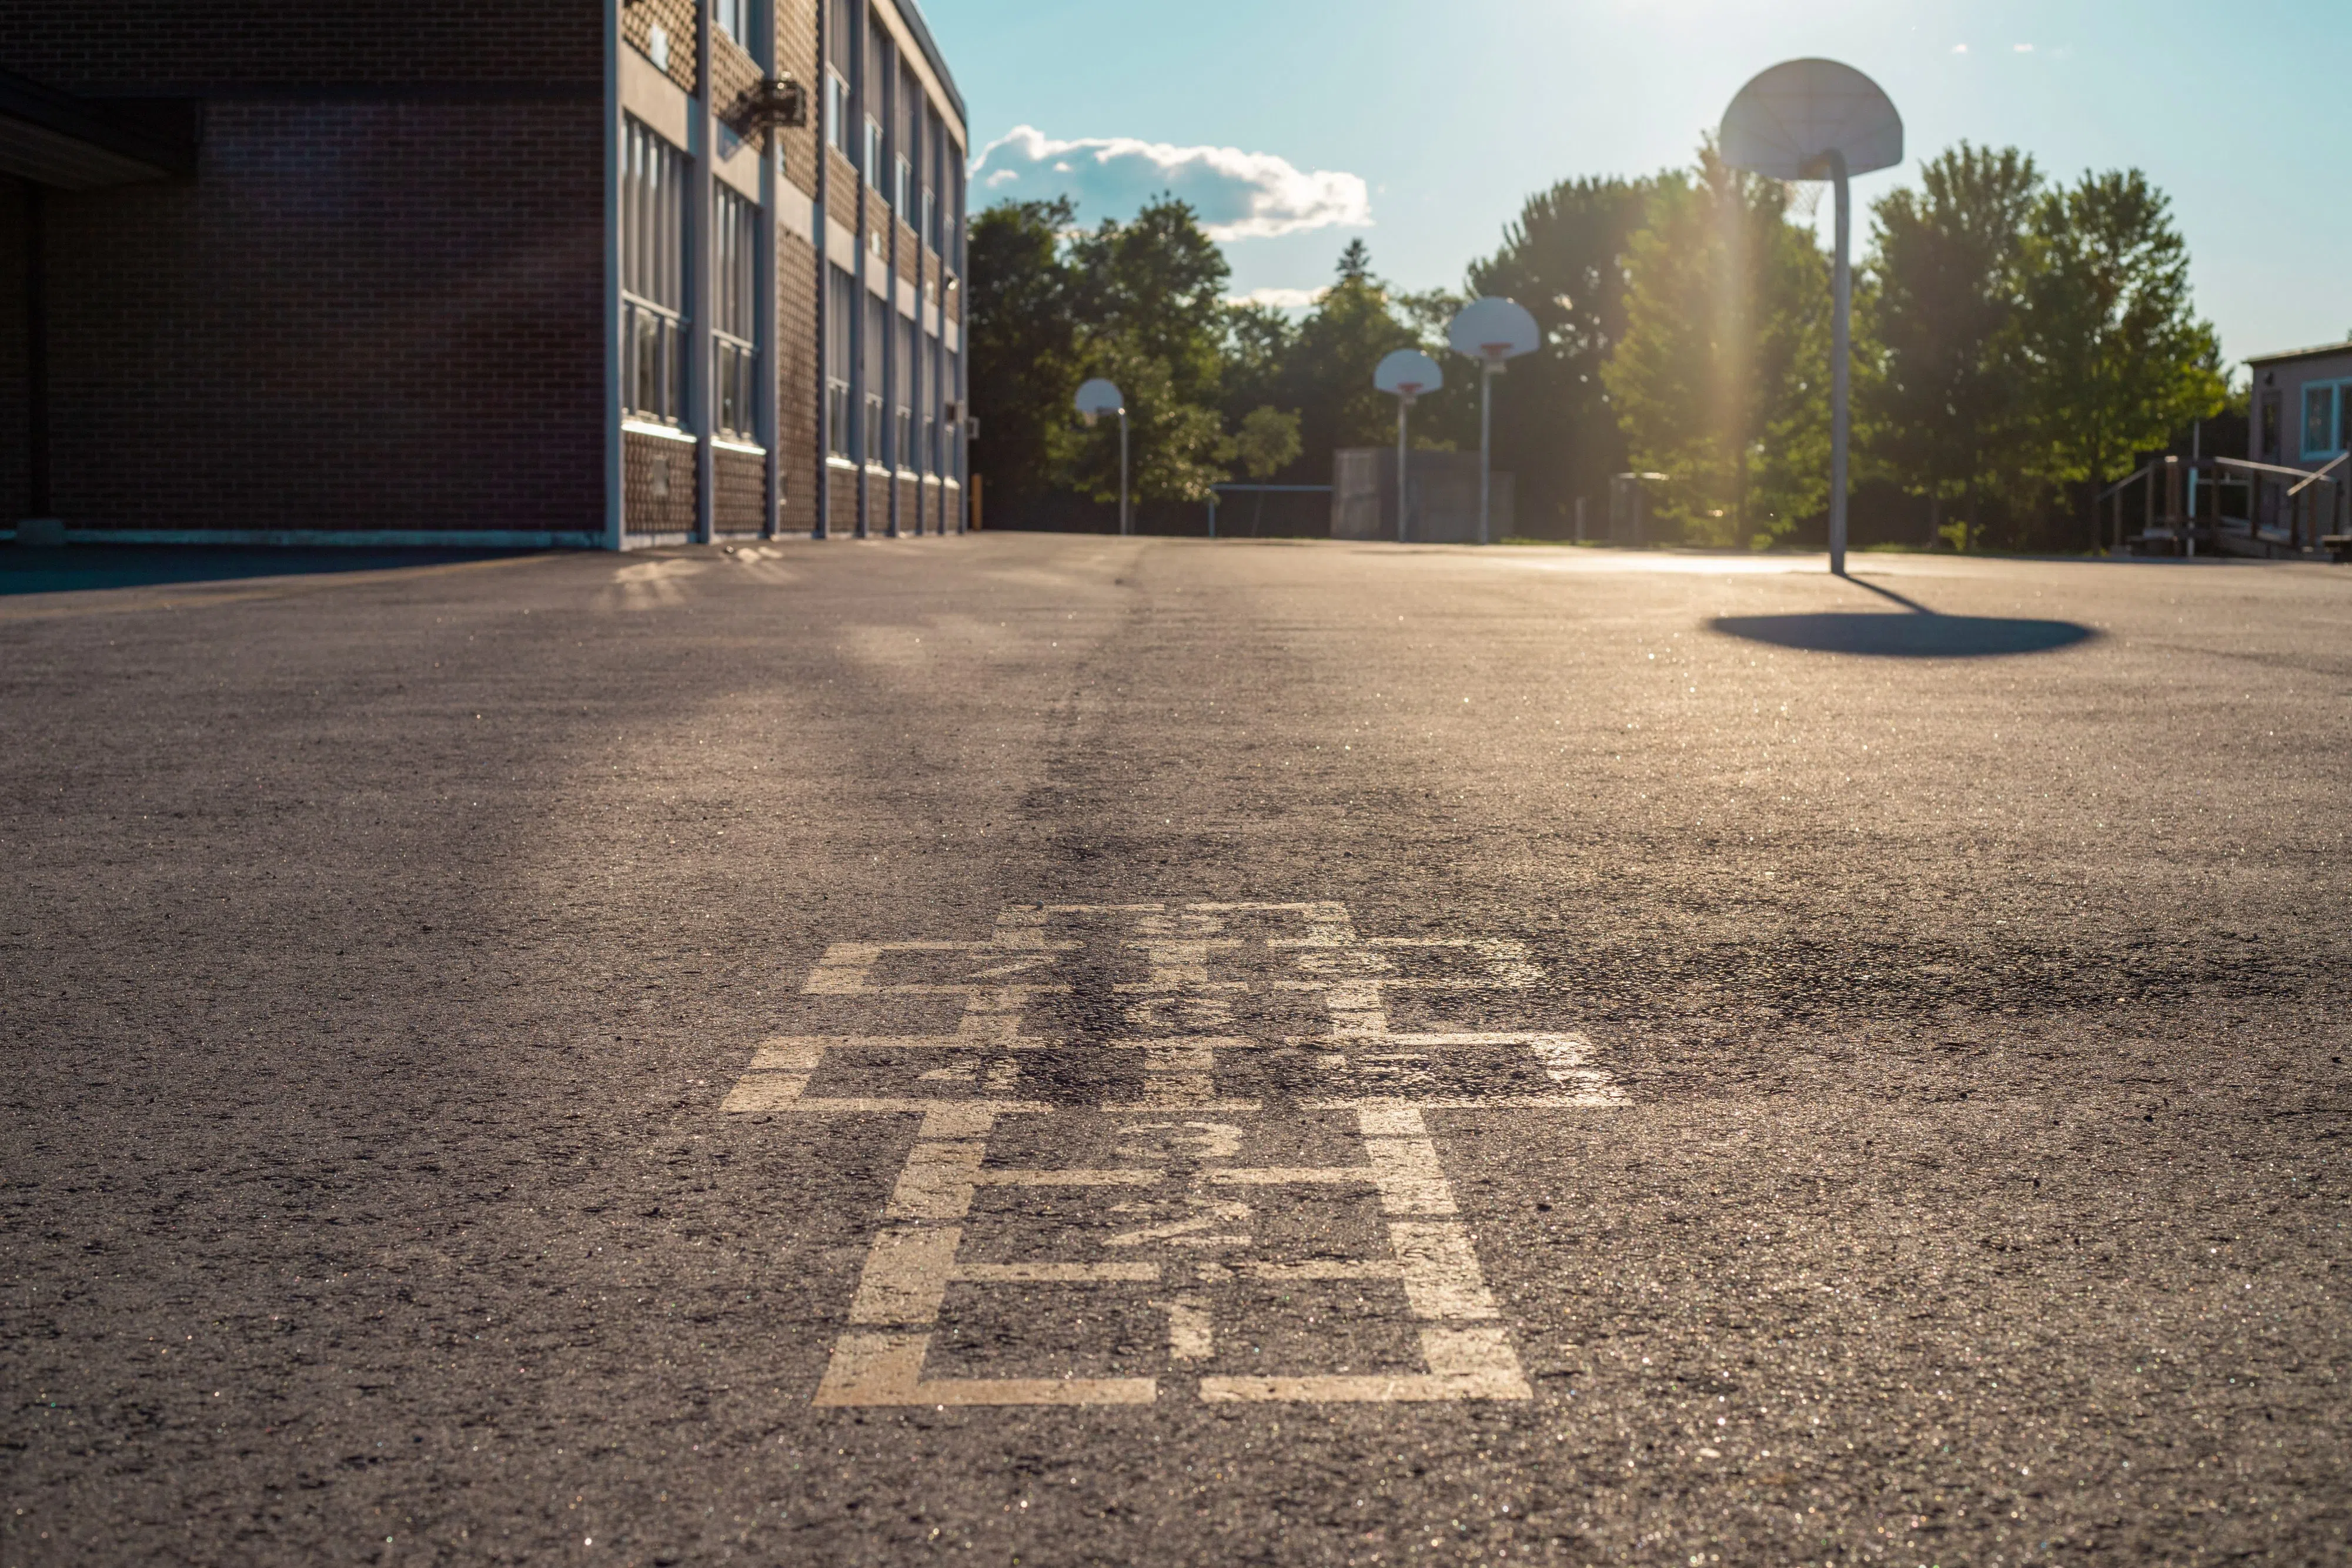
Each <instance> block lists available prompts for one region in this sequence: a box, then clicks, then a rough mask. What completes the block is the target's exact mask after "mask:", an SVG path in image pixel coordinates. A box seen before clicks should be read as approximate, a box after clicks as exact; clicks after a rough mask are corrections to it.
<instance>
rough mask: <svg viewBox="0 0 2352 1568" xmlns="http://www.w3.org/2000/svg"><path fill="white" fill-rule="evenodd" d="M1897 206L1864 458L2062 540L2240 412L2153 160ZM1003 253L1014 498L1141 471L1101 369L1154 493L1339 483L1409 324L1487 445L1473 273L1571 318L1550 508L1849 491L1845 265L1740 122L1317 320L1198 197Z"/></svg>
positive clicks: (1346, 269) (1407, 342)
mask: <svg viewBox="0 0 2352 1568" xmlns="http://www.w3.org/2000/svg"><path fill="white" fill-rule="evenodd" d="M1874 216H1875V220H1876V221H1875V224H1874V230H1873V240H1872V246H1871V249H1870V253H1869V255H1868V256H1867V258H1866V262H1865V265H1864V267H1863V268H1862V269H1861V271H1860V274H1859V276H1858V277H1857V279H1856V289H1855V329H1856V332H1855V344H1854V358H1855V366H1854V370H1855V377H1854V385H1855V404H1856V407H1855V413H1856V430H1855V434H1856V437H1857V451H1856V459H1857V461H1856V471H1857V476H1858V477H1859V478H1861V479H1863V480H1864V481H1865V482H1868V483H1873V484H1877V483H1882V482H1891V484H1892V485H1893V486H1895V487H1897V488H1899V489H1900V490H1902V491H1904V492H1907V493H1908V494H1910V495H1912V496H1915V497H1927V498H1928V499H1929V501H1930V503H1931V504H1932V505H1933V506H1936V507H1946V506H1953V505H1957V506H1958V507H1961V508H1962V511H1963V517H1962V525H1963V528H1962V538H1964V539H1967V538H1973V537H1977V536H1978V535H1980V534H1981V532H1982V523H1983V521H1984V519H1985V518H1986V517H1989V516H1995V515H1998V516H2000V517H2004V518H2006V519H2007V526H2006V532H2005V534H2004V535H2003V536H2002V537H2003V538H2005V540H2006V542H2012V543H2037V544H2045V545H2046V544H2048V543H2051V542H2055V537H2054V536H2053V535H2052V534H2051V533H2050V532H2048V531H2047V530H2046V529H2040V526H2039V525H2037V524H2034V523H2033V522H2032V517H2034V516H2036V515H2044V516H2046V515H2047V514H2046V512H2044V511H2042V509H2043V508H2045V507H2047V506H2048V505H2049V504H2050V502H2051V501H2053V499H2055V498H2057V497H2063V496H2065V495H2066V494H2068V492H2069V491H2070V489H2071V490H2072V491H2073V492H2074V494H2075V495H2076V496H2077V497H2081V496H2084V495H2086V494H2088V493H2089V492H2092V491H2095V489H2096V488H2097V487H2098V486H2101V485H2103V484H2105V483H2107V482H2109V481H2112V480H2113V479H2115V478H2116V477H2119V476H2121V475H2123V474H2124V473H2126V471H2127V470H2128V467H2129V465H2130V464H2131V462H2132V461H2133V459H2134V455H2135V454H2137V452H2140V451H2145V450H2148V449H2151V448H2154V447H2156V446H2158V445H2160V444H2163V443H2164V442H2165V440H2166V439H2167V438H2168V436H2169V435H2170V434H2172V433H2173V432H2175V431H2177V430H2178V429H2179V428H2180V426H2181V425H2182V424H2183V423H2186V422H2187V421H2188V420H2190V419H2194V418H2198V417H2201V416H2205V415H2209V414H2210V413H2213V412H2215V411H2216V410H2217V409H2218V408H2220V407H2221V403H2222V401H2223V396H2224V392H2225V390H2226V389H2225V387H2224V383H2223V381H2222V377H2221V360H2220V350H2219V347H2218V344H2217V342H2216V340H2215V338H2214V334H2213V331H2212V329H2211V328H2210V326H2209V325H2207V324H2206V323H2205V322H2203V321H2202V320H2200V319H2199V318H2198V317H2197V316H2196V314H2195V312H2194V310H2193V308H2192V302H2191V300H2190V297H2189V274H2188V256H2187V248H2186V246H2185V245H2184V244H2183V243H2182V240H2181V238H2180V235H2179V233H2178V232H2177V231H2176V230H2175V229H2174V227H2173V225H2172V222H2171V216H2170V212H2169V209H2168V204H2167V203H2166V201H2165V198H2164V197H2163V195H2162V194H2161V193H2158V191H2156V190H2155V189H2154V188H2153V187H2152V186H2150V185H2149V184H2148V183H2147V179H2146V177H2145V176H2144V175H2142V174H2140V173H2139V172H2137V171H2132V172H2111V173H2105V174H2085V175H2084V177H2083V178H2082V180H2081V181H2079V182H2078V183H2075V184H2074V185H2072V186H2069V187H2066V188H2064V189H2061V190H2052V189H2048V188H2046V187H2044V185H2043V184H2042V181H2041V178H2040V176H2039V174H2038V173H2037V172H2036V171H2035V169H2034V165H2033V162H2032V159H2030V158H2028V157H2026V156H2025V155H2024V154H2022V153H2021V152H2017V151H2016V150H2014V149H2001V150H1995V149H1989V148H1979V147H1975V146H1971V145H1969V144H1968V143H1966V142H1963V143H1961V144H1959V145H1958V146H1957V147H1954V148H1952V149H1951V150H1950V151H1948V152H1945V153H1944V154H1943V155H1942V156H1940V157H1938V158H1937V159H1936V160H1934V161H1933V162H1929V163H1928V164H1927V165H1926V166H1925V168H1924V169H1923V170H1922V171H1921V173H1920V178H1919V181H1918V183H1917V184H1916V187H1915V188H1908V189H1902V190H1897V191H1895V192H1894V193H1890V194H1889V195H1887V196H1885V198H1883V199H1882V200H1880V201H1879V202H1878V204H1877V205H1876V207H1875V209H1874ZM1335 272H1336V277H1335V279H1334V281H1333V282H1332V283H1331V285H1330V287H1328V288H1327V289H1325V290H1324V291H1323V292H1322V293H1321V294H1320V295H1319V296H1318V298H1317V299H1316V301H1315V303H1314V305H1313V306H1312V307H1311V308H1308V309H1307V310H1306V311H1305V312H1304V313H1303V314H1302V313H1295V312H1290V311H1285V310H1281V309H1276V308H1269V307H1266V306H1262V305H1251V304H1236V303H1234V302H1231V301H1229V300H1227V299H1226V298H1224V295H1225V289H1226V287H1227V284H1228V280H1229V275H1228V271H1227V268H1226V264H1225V260H1224V256H1223V252H1222V251H1221V250H1220V248H1219V247H1218V246H1217V245H1216V244H1215V243H1214V242H1213V241H1212V240H1210V239H1209V237H1208V236H1207V235H1206V234H1205V233H1204V232H1203V231H1202V228H1201V226H1200V224H1199V223H1198V221H1197V219H1196V217H1195V215H1194V214H1193V213H1192V210H1191V209H1190V208H1189V207H1187V206H1186V205H1185V204H1183V203H1181V202H1180V201H1178V200H1176V199H1175V198H1174V197H1172V196H1162V197H1160V198H1159V199H1157V200H1155V201H1153V202H1150V203H1148V204H1145V206H1144V207H1143V209H1142V210H1141V211H1140V212H1139V213H1138V214H1136V215H1135V217H1134V218H1133V219H1131V220H1129V221H1127V222H1117V221H1112V222H1106V223H1103V224H1101V225H1097V227H1095V228H1093V229H1090V230H1084V231H1080V230H1077V229H1076V228H1074V227H1073V224H1072V212H1071V208H1070V206H1069V204H1067V203H1066V202H1025V203H1013V204H1002V205H999V206H995V207H992V208H990V209H989V210H988V211H986V212H984V213H982V214H981V215H980V216H979V217H978V218H977V219H976V220H974V223H973V225H972V232H971V274H972V276H971V289H972V293H971V376H972V401H973V402H974V405H975V411H976V412H978V413H981V414H982V415H983V417H984V418H985V420H986V425H985V428H986V431H987V436H988V438H987V440H986V442H985V443H983V444H982V448H981V449H980V450H979V451H978V452H977V453H976V456H977V457H978V459H979V465H980V467H981V468H982V471H983V472H984V473H985V474H987V475H988V476H989V477H990V478H991V481H992V483H993V484H994V485H995V486H998V493H999V494H1002V495H1004V496H1007V497H1027V496H1036V495H1042V494H1044V493H1045V492H1046V491H1049V490H1059V491H1066V492H1068V491H1075V492H1078V493H1081V494H1085V495H1088V496H1092V497H1101V498H1105V499H1108V497H1111V496H1113V495H1115V494H1116V493H1117V488H1118V435H1117V431H1116V428H1115V426H1113V425H1109V424H1106V425H1104V426H1102V427H1101V428H1098V429H1096V430H1092V431H1088V430H1085V429H1082V428H1081V427H1080V426H1079V425H1078V423H1077V422H1076V416H1075V414H1074V413H1072V411H1071V409H1070V397H1071V393H1072V392H1074V391H1075V389H1076V385H1077V383H1078V382H1079V381H1080V380H1081V379H1082V378H1084V377H1086V376H1088V375H1103V376H1108V378H1109V379H1111V380H1112V381H1114V382H1118V385H1119V387H1120V389H1121V390H1122V391H1123V392H1125V394H1126V398H1127V404H1128V410H1129V440H1130V462H1131V478H1132V486H1133V490H1134V493H1135V494H1136V495H1137V496H1138V497H1140V498H1145V499H1153V498H1159V499H1189V500H1197V499H1201V498H1202V497H1205V496H1206V495H1207V494H1208V493H1209V488H1210V486H1213V485H1215V484H1217V483H1220V482H1222V481H1223V479H1224V478H1225V477H1226V475H1227V472H1228V470H1235V471H1238V472H1240V473H1242V474H1244V475H1246V476H1249V477H1250V478H1252V479H1256V480H1263V479H1265V478H1268V477H1273V478H1277V479H1282V480H1286V481H1289V482H1303V483H1320V482H1322V481H1324V480H1326V479H1327V478H1328V476H1329V464H1330V455H1331V453H1332V451H1333V450H1334V449H1336V448H1339V447H1343V446H1364V445H1386V444H1388V442H1389V441H1390V440H1391V435H1392V432H1393V430H1394V423H1393V422H1394V419H1395V407H1394V404H1393V403H1392V402H1390V400H1389V399H1388V398H1387V397H1385V396H1384V395H1382V394H1381V393H1380V392H1376V391H1374V390H1373V388H1372V384H1371V378H1372V371H1373V367H1374V366H1376V365H1377V364H1378V363H1379V362H1380V361H1381V357H1382V356H1383V355H1385V354H1387V353H1389V352H1390V351H1391V350H1395V349H1399V348H1405V347H1416V346H1417V347H1420V348H1422V349H1424V350H1428V351H1430V352H1432V353H1433V354H1436V355H1438V356H1440V357H1441V359H1444V360H1445V361H1446V363H1447V367H1448V370H1449V371H1450V372H1451V373H1450V374H1449V378H1448V379H1449V382H1450V384H1449V385H1448V386H1447V387H1446V388H1445V389H1444V391H1443V392H1437V393H1434V394H1430V395H1426V396H1424V397H1423V399H1422V401H1421V404H1420V407H1419V409H1418V410H1417V411H1416V413H1415V416H1414V423H1413V430H1414V434H1415V436H1416V438H1417V439H1418V441H1419V442H1420V444H1423V445H1434V446H1450V445H1470V444H1475V441H1476V439H1477V431H1478V388H1477V382H1478V375H1477V371H1476V368H1475V366H1473V365H1471V364H1470V363H1469V362H1468V361H1463V360H1460V359H1458V358H1450V357H1448V350H1446V348H1445V346H1444V332H1445V327H1446V324H1447V322H1448V321H1449V320H1450V319H1451V318H1452V317H1453V315H1454V311H1455V310H1457V309H1458V308H1460V306H1461V305H1462V303H1463V301H1464V299H1465V298H1468V297H1470V296H1475V295H1501V296H1505V297H1507V298H1514V299H1517V301H1518V302H1519V303H1520V304H1522V305H1524V306H1526V307H1527V308H1528V310H1529V311H1530V312H1531V313H1532V314H1533V315H1534V316H1535V318H1536V320H1537V323H1538V327H1539V328H1540V329H1541V330H1542V343H1541V347H1540V348H1539V350H1538V351H1537V352H1535V353H1533V354H1530V355H1528V356H1525V357H1523V358H1522V359H1520V360H1518V361H1514V362H1513V364H1512V365H1511V367H1510V371H1509V376H1508V378H1507V380H1506V381H1505V382H1503V383H1502V384H1501V386H1499V387H1498V388H1497V391H1496V405H1495V413H1496V419H1495V458H1496V467H1498V468H1500V469H1504V470H1507V471H1512V472H1515V473H1516V474H1517V476H1518V480H1519V495H1520V497H1521V501H1520V507H1521V510H1520V518H1521V527H1522V528H1525V529H1527V530H1528V531H1535V532H1542V533H1550V534H1554V535H1558V534H1562V533H1565V532H1566V531H1567V524H1568V522H1569V520H1570V516H1571V514H1572V510H1573V507H1574V503H1575V501H1576V500H1577V499H1578V498H1579V497H1584V498H1586V499H1588V500H1593V501H1597V500H1599V499H1600V498H1601V497H1603V496H1604V495H1605V491H1606V482H1607V477H1608V476H1609V475H1611V474H1613V473H1616V472H1618V471H1620V470H1621V469H1622V468H1624V467H1626V466H1632V467H1634V468H1637V469H1641V470H1644V471H1656V472H1663V473H1665V474H1667V475H1669V476H1672V480H1673V482H1672V484H1671V485H1670V486H1667V487H1666V489H1665V491H1664V494H1663V495H1662V496H1661V497H1659V500H1660V501H1661V502H1662V505H1661V506H1660V507H1659V508H1658V510H1659V512H1660V520H1661V522H1662V523H1664V524H1665V525H1666V526H1667V528H1669V529H1675V528H1678V529H1679V532H1680V534H1681V537H1683V538H1685V539H1688V540H1690V541H1692V542H1706V543H1716V544H1759V545H1760V544H1765V543H1769V542H1770V541H1772V540H1774V539H1776V538H1785V537H1787V536H1788V535H1789V534H1790V532H1791V531H1792V530H1793V529H1795V528H1798V527H1799V526H1800V525H1801V524H1813V525H1817V524H1818V521H1819V519H1820V518H1821V517H1822V513H1823V512H1824V510H1825V508H1826V506H1827V499H1828V469H1829V388H1830V382H1831V366H1830V282H1829V261H1828V258H1827V257H1826V256H1824V255H1823V254H1822V248H1821V246H1820V245H1819V244H1818V242H1817V241H1816V240H1815V238H1814V236H1813V235H1812V234H1811V231H1810V230H1808V229H1807V228H1805V227H1803V226H1801V225H1798V224H1796V223H1792V222H1791V221H1790V218H1789V215H1788V214H1787V211H1786V196H1785V193H1784V189H1783V187H1781V186H1780V185H1779V184H1777V183H1773V182H1770V181H1765V180H1759V179H1757V178H1755V177H1754V176H1751V175H1748V174H1745V173H1741V172H1738V171H1735V170H1732V169H1730V168H1728V167H1727V166H1726V165H1725V164H1724V162H1722V160H1721V159H1720V158H1719V157H1717V154H1716V152H1715V150H1714V149H1713V148H1712V147H1706V148H1703V149H1702V150H1701V152H1700V154H1699V157H1698V160H1697V162H1696V166H1695V167H1693V168H1692V169H1689V170H1686V171H1677V172H1666V173H1663V174H1660V175H1657V176H1654V177H1652V178H1647V179H1642V180H1621V179H1584V180H1571V181H1563V182H1561V183H1559V184H1556V185H1554V186H1552V187H1550V188H1549V189H1548V190H1545V191H1541V192H1538V193H1536V194H1535V195H1534V196H1531V197H1530V198H1528V202H1527V203H1526V204H1525V205H1524V207H1523V208H1522V209H1521V211H1520V213H1519V214H1518V217H1517V220H1516V221H1515V222H1514V223H1513V224H1512V225H1510V226H1509V227H1508V228H1507V230H1506V231H1505V232H1504V235H1503V241H1502V244H1501V246H1499V247H1498V248H1497V249H1496V251H1495V252H1494V254H1492V255H1491V256H1486V257H1484V258H1481V259H1479V260H1477V261H1475V262H1474V263H1473V264H1472V265H1471V267H1470V268H1469V270H1468V272H1467V274H1466V276H1465V280H1464V282H1465V288H1464V292H1463V293H1460V294H1456V293H1454V292H1453V291H1450V290H1445V289H1432V290H1427V291H1423V292H1420V293H1406V292H1402V291H1400V290H1397V289H1395V288H1392V287H1391V286H1389V285H1388V284H1387V283H1385V282H1383V281H1382V280H1381V278H1380V277H1378V276H1377V275H1376V274H1375V273H1374V272H1373V270H1372V256H1371V252H1370V249H1369V248H1368V247H1367V246H1365V244H1364V242H1363V241H1362V240H1361V239H1353V240H1350V241H1349V244H1348V246H1346V248H1345V249H1344V250H1343V251H1342V252H1341V253H1340V255H1339V258H1338V263H1337V266H1336V268H1335ZM1971 529H1973V530H1975V532H1974V533H1973V534H1972V533H1971V532H1970V530H1971ZM2037 530H2039V531H2037ZM2069 537H2071V538H2073V539H2074V540H2076V541H2078V542H2080V541H2081V539H2082V536H2081V534H2080V532H2079V528H2076V529H2075V530H2074V531H2073V532H2072V533H2071V534H2070V536H2069Z"/></svg>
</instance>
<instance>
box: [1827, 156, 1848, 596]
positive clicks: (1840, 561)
mask: <svg viewBox="0 0 2352 1568" xmlns="http://www.w3.org/2000/svg"><path fill="white" fill-rule="evenodd" d="M1829 161H1830V177H1831V178H1832V180H1833V181H1835V182H1836V184H1837V262H1836V268H1837V270H1836V271H1835V273H1834V274H1833V275H1832V285H1831V294H1832V300H1833V305H1832V313H1833V316H1834V320H1833V323H1832V329H1831V334H1830V337H1831V345H1830V355H1831V362H1830V571H1831V572H1832V574H1833V575H1835V576H1838V577H1843V576H1844V575H1845V465H1846V435H1847V428H1848V417H1847V411H1846V397H1847V393H1848V391H1849V386H1848V383H1849V382H1850V380H1851V379H1852V378H1851V372H1852V370H1853V256H1851V254H1850V253H1851V251H1852V250H1853V198H1852V196H1851V195H1850V194H1849V193H1848V189H1847V183H1848V182H1847V178H1846V163H1845V154H1844V153H1843V152H1831V153H1830V155H1829Z"/></svg>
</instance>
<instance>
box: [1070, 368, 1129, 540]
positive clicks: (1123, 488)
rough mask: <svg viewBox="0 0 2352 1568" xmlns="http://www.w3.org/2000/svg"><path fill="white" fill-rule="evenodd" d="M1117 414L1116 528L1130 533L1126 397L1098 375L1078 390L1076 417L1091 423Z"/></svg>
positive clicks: (1122, 532)
mask: <svg viewBox="0 0 2352 1568" xmlns="http://www.w3.org/2000/svg"><path fill="white" fill-rule="evenodd" d="M1107 413H1115V414H1117V415H1118V531H1119V532H1120V533H1121V534H1125V533H1127V532H1129V528H1128V521H1127V399H1126V398H1124V397H1122V396H1121V395H1120V394H1119V390H1118V388H1117V387H1116V386H1113V385H1112V384H1111V383H1110V382H1107V381H1105V380H1103V379H1102V378H1101V377H1100V376H1097V377H1096V378H1095V379H1094V380H1092V381H1090V382H1087V384H1086V385H1084V386H1082V387H1080V388H1079V389H1078V416H1079V417H1080V418H1082V419H1084V420H1085V421H1086V422H1087V424H1088V425H1089V426H1091V425H1092V424H1093V423H1094V422H1095V421H1096V420H1097V419H1099V418H1101V417H1102V416H1103V415H1104V414H1107Z"/></svg>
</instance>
